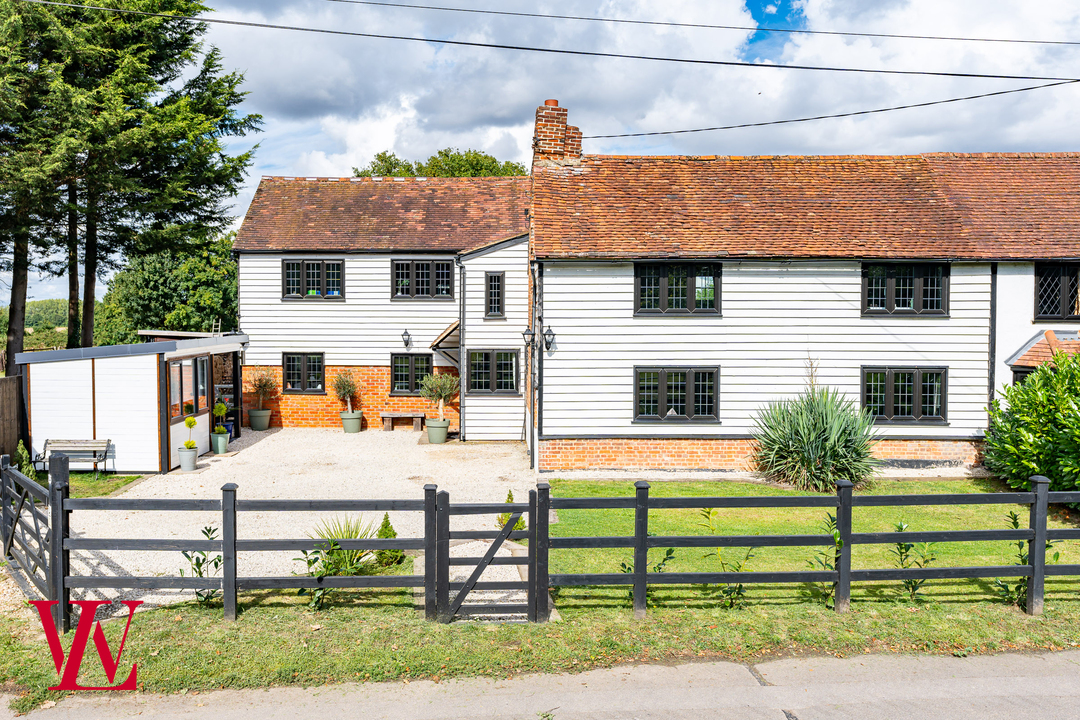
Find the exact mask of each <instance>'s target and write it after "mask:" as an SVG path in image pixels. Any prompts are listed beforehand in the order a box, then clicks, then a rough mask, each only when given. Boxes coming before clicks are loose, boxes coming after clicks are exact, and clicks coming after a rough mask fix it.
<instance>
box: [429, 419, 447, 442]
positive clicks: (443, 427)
mask: <svg viewBox="0 0 1080 720" xmlns="http://www.w3.org/2000/svg"><path fill="white" fill-rule="evenodd" d="M449 429H450V421H449V420H428V421H427V439H428V442H429V443H432V444H434V445H438V444H440V443H444V442H446V432H447V430H449Z"/></svg>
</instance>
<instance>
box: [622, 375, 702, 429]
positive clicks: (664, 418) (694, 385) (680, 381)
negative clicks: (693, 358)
mask: <svg viewBox="0 0 1080 720" xmlns="http://www.w3.org/2000/svg"><path fill="white" fill-rule="evenodd" d="M719 406H720V368H718V367H637V368H634V421H635V422H684V423H714V422H718V421H719V416H718V413H717V410H718V408H719Z"/></svg>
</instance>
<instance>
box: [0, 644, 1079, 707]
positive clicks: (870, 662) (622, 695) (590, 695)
mask: <svg viewBox="0 0 1080 720" xmlns="http://www.w3.org/2000/svg"><path fill="white" fill-rule="evenodd" d="M6 705H7V702H6V701H3V707H4V708H5V709H4V710H0V716H2V717H8V716H9V714H10V712H9V711H7V710H6ZM5 713H8V715H5ZM135 716H138V717H140V718H206V717H212V718H215V720H282V719H284V718H311V717H315V718H326V719H327V720H329V719H331V718H347V717H355V718H363V719H364V720H375V719H382V718H387V719H390V718H393V719H394V720H398V719H407V720H459V719H460V720H487V719H491V720H537V719H538V718H539V719H540V720H578V719H581V720H609V719H611V720H614V719H616V718H618V719H619V720H622V719H624V718H625V719H627V720H629V719H636V720H653V719H656V720H659V719H661V718H663V719H665V720H679V719H682V718H686V719H688V720H691V719H692V720H712V719H713V718H718V719H719V718H722V719H724V720H729V719H731V720H735V719H738V720H744V719H745V720H794V719H797V720H826V719H827V720H848V719H851V720H898V719H903V718H917V719H918V720H938V719H941V720H946V719H947V720H968V719H971V720H976V719H978V720H996V719H998V718H1001V719H1002V720H1006V719H1007V720H1027V719H1028V718H1031V719H1032V720H1035V719H1038V720H1050V719H1052V720H1069V719H1071V718H1077V719H1080V652H1076V651H1073V652H1061V653H1047V654H1043V655H996V656H989V657H971V658H954V657H923V656H895V655H889V656H872V655H866V656H862V657H855V658H846V659H836V658H792V659H786V660H776V661H773V662H765V663H761V664H759V665H755V666H749V667H748V666H746V665H738V664H735V663H727V662H708V663H693V664H685V665H673V666H665V665H639V666H633V667H630V666H627V667H618V668H612V669H609V670H594V671H590V672H585V673H581V674H576V675H569V674H565V675H526V676H521V677H515V678H513V679H510V680H480V679H467V680H454V681H447V682H441V683H435V682H429V681H423V682H412V683H380V684H367V685H352V684H350V685H336V686H330V687H318V688H275V689H270V690H221V691H215V692H209V693H198V694H196V693H187V694H183V695H180V694H176V695H167V696H162V695H152V694H146V693H135V694H126V695H125V694H116V695H113V694H112V693H97V694H92V695H91V694H86V695H83V696H79V697H69V698H65V699H64V700H62V701H61V702H59V703H58V704H57V705H55V706H54V707H50V708H47V709H42V710H38V711H35V712H34V713H32V715H31V717H33V718H41V720H48V719H51V718H64V720H90V719H94V720H97V719H98V718H100V719H101V720H106V719H107V720H113V719H115V718H127V717H135Z"/></svg>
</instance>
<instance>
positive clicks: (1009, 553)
mask: <svg viewBox="0 0 1080 720" xmlns="http://www.w3.org/2000/svg"><path fill="white" fill-rule="evenodd" d="M551 486H552V494H553V495H554V496H555V497H611V496H623V497H626V496H630V495H633V493H634V489H633V483H629V482H626V483H624V482H610V481H601V482H596V481H569V480H555V481H553V482H552V483H551ZM1006 489H1007V488H1005V487H1004V486H1003V485H999V484H998V483H997V482H996V481H990V480H976V479H970V480H950V481H927V480H912V481H879V482H876V483H874V485H873V486H871V487H870V488H869V489H867V490H863V491H860V492H862V493H866V494H876V495H904V494H918V493H926V494H944V493H986V492H998V491H1004V490H1006ZM649 493H650V496H651V497H677V496H681V497H687V496H793V495H809V494H811V493H801V492H799V491H795V490H788V489H784V488H780V487H776V486H772V485H762V484H756V483H736V482H731V483H715V482H696V483H683V482H657V483H653V484H652V486H651V487H650V489H649ZM1010 510H1014V511H1016V512H1017V513H1018V514H1019V515H1020V516H1021V522H1022V526H1023V527H1026V525H1027V507H1026V506H1018V505H981V506H980V505H946V506H929V507H910V508H898V507H856V508H855V509H854V510H853V518H852V529H853V531H854V532H891V531H895V529H896V523H897V522H898V521H900V520H903V521H904V522H906V523H907V524H908V531H910V532H915V531H920V530H980V529H985V530H990V529H1005V528H1007V527H1008V525H1007V524H1006V520H1005V514H1006V513H1007V512H1008V511H1010ZM700 512H701V511H699V510H651V511H650V512H649V532H650V533H651V534H653V535H707V534H710V531H709V530H708V529H707V528H705V527H703V526H702V517H701V515H700ZM719 512H720V513H721V516H720V517H721V533H722V534H725V535H783V534H799V535H802V534H806V535H812V534H822V530H821V525H822V523H823V521H824V520H825V515H826V509H824V508H807V509H803V508H777V509H757V508H748V509H727V510H721V511H719ZM558 517H559V522H557V523H555V524H552V526H551V533H552V535H554V536H560V537H572V536H597V535H633V525H634V511H633V510H629V509H627V510H559V511H558ZM1078 520H1080V515H1078V514H1077V513H1076V512H1075V511H1072V512H1071V514H1070V511H1069V510H1068V509H1067V508H1056V507H1055V508H1051V513H1050V527H1076V526H1077V524H1078ZM891 547H892V546H889V545H856V546H854V547H853V549H852V567H853V568H891V567H895V564H894V557H893V555H892V554H891V553H890V549H891ZM933 550H934V552H935V554H936V555H937V560H936V561H935V562H934V566H936V567H948V566H968V565H1011V564H1013V563H1014V562H1015V558H1014V557H1013V556H1014V554H1015V552H1016V545H1015V543H1009V542H973V543H938V544H936V545H934V547H933ZM745 551H746V548H742V549H739V548H727V549H724V550H723V557H724V559H725V560H731V559H739V558H742V556H743V555H744V553H745ZM815 551H816V549H815V548H804V547H790V548H757V549H755V550H754V556H753V558H752V559H751V560H750V562H749V564H748V565H747V566H746V567H745V568H744V569H745V570H750V571H779V570H808V569H810V568H809V566H808V564H807V561H808V560H810V559H811V558H812V557H813V555H814V553H815ZM1055 551H1057V552H1060V554H1061V557H1060V560H1059V562H1062V563H1080V542H1076V541H1071V542H1068V543H1060V544H1058V545H1056V546H1055ZM663 554H664V549H663V548H656V549H653V550H650V551H649V560H650V564H655V563H656V562H657V561H659V559H660V558H661V557H662V556H663ZM632 560H633V552H632V551H631V550H629V549H609V550H552V551H551V556H550V571H551V573H553V574H554V573H594V572H599V573H611V572H619V570H620V564H621V563H624V562H625V563H627V564H632ZM720 570H721V568H720V560H719V558H718V557H717V552H716V551H715V550H710V549H709V548H701V549H699V548H679V549H677V550H676V551H675V556H674V558H673V559H672V560H671V561H670V562H668V563H667V565H666V566H665V568H664V571H665V572H720ZM990 582H991V580H968V581H965V580H941V581H927V583H926V585H925V586H924V591H923V592H924V594H925V595H926V597H927V598H931V599H933V600H936V601H939V602H949V603H955V602H963V601H985V600H992V599H994V598H995V597H996V595H995V594H994V592H993V590H992V589H991V587H990ZM801 590H802V587H801V586H769V585H755V586H751V588H750V589H749V590H748V602H751V603H754V602H766V603H769V604H775V603H778V602H800V601H801V600H800V598H801V593H800V591H801ZM1078 590H1080V579H1077V580H1068V581H1058V580H1054V581H1052V582H1048V583H1047V593H1048V597H1050V596H1051V595H1052V594H1054V593H1057V594H1058V595H1059V596H1061V597H1077V595H1076V593H1077V591H1078ZM612 593H613V594H614V597H615V598H616V600H617V601H618V602H622V601H623V600H624V599H625V595H626V591H625V590H612V591H611V593H604V592H601V591H598V590H597V589H595V588H589V589H576V588H566V589H564V590H562V591H561V592H560V595H559V603H560V608H561V607H562V606H564V605H566V604H573V603H578V602H581V603H585V604H587V605H589V606H594V605H595V604H597V602H599V597H601V596H604V597H608V598H610V597H612ZM898 593H899V583H884V582H877V583H856V584H854V585H853V587H852V599H853V601H855V602H859V601H875V602H880V601H887V602H891V601H892V600H893V599H894V598H895V596H896V595H897V594H898ZM653 595H654V598H655V600H656V601H658V602H659V601H662V600H664V599H665V598H666V599H670V601H671V602H672V603H675V604H679V605H681V604H683V603H685V602H687V601H692V602H698V601H700V599H701V598H703V597H704V596H703V595H702V594H701V593H700V592H699V590H698V589H697V588H685V587H683V588H678V589H672V590H662V589H659V588H658V589H657V590H656V591H654V593H653Z"/></svg>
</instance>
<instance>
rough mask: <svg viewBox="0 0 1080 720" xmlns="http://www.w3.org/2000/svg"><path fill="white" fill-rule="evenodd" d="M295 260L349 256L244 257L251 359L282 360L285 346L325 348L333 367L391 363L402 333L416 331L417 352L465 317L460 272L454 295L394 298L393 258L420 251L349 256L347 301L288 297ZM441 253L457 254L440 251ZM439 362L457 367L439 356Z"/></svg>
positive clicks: (242, 297) (243, 322) (242, 296)
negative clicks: (287, 269) (285, 287)
mask: <svg viewBox="0 0 1080 720" xmlns="http://www.w3.org/2000/svg"><path fill="white" fill-rule="evenodd" d="M286 257H288V258H289V259H306V260H341V259H343V256H342V255H323V254H319V255H303V256H300V255H289V256H284V255H261V254H245V253H242V254H241V255H240V260H239V266H240V267H239V283H240V287H239V307H240V326H241V327H242V328H243V329H244V332H245V333H247V335H248V336H249V338H250V344H249V345H248V348H247V351H246V353H245V356H244V363H245V364H246V365H280V364H281V354H282V353H283V352H321V353H325V362H326V364H327V365H328V366H333V365H382V366H389V365H390V353H399V352H406V350H405V346H404V344H403V342H402V340H401V334H402V333H403V332H404V331H405V330H408V331H409V334H410V335H411V336H412V344H411V347H410V350H409V352H416V353H430V352H431V350H430V348H429V346H430V345H431V343H432V342H433V341H434V340H435V338H437V337H438V336H439V334H440V333H442V331H443V330H445V329H446V327H447V326H448V325H449V324H450V323H452V322H454V321H455V320H457V319H458V311H459V306H458V292H460V289H459V288H458V280H459V278H458V273H457V268H456V267H455V268H454V299H453V300H391V299H390V277H391V274H390V263H391V258H393V259H435V258H434V256H417V255H393V256H391V255H345V256H344V261H345V269H344V274H345V286H344V295H345V299H344V300H343V301H337V300H283V299H282V297H281V263H282V260H284V259H285V258H286ZM438 259H440V260H443V259H450V258H449V257H442V256H440V257H439V258H438ZM433 359H434V363H435V365H437V366H441V365H449V363H448V362H447V361H446V360H445V359H443V358H442V357H440V356H439V355H437V354H436V355H435V356H434V358H433Z"/></svg>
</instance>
